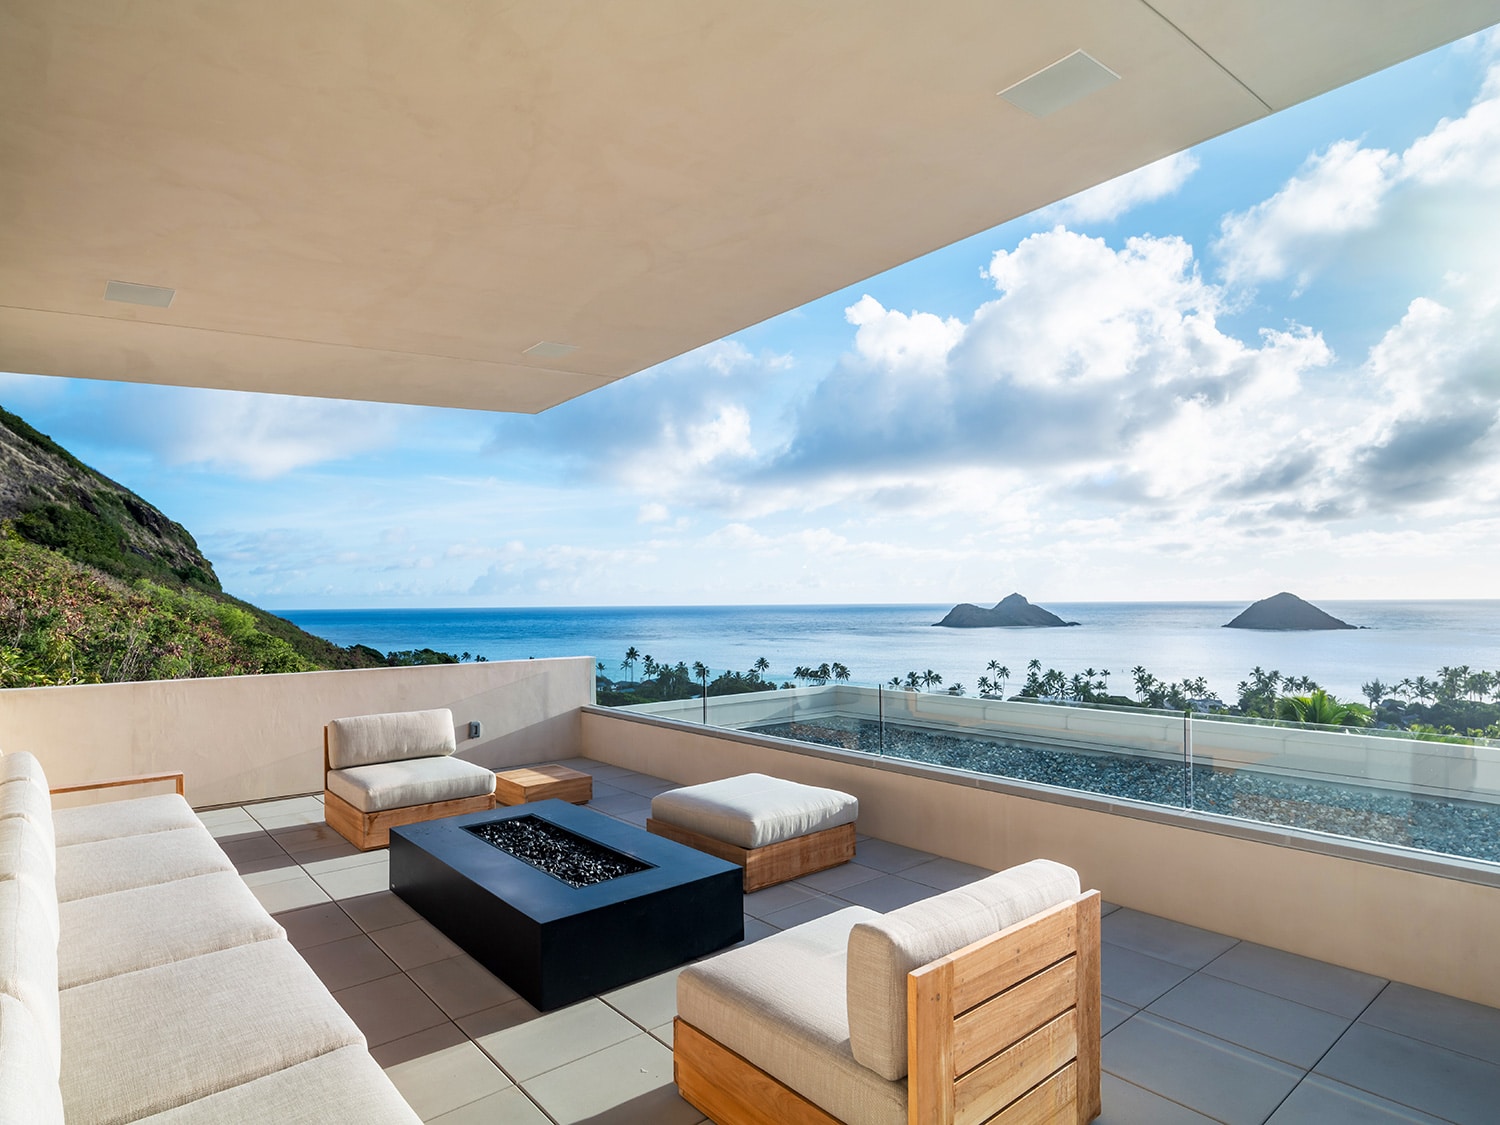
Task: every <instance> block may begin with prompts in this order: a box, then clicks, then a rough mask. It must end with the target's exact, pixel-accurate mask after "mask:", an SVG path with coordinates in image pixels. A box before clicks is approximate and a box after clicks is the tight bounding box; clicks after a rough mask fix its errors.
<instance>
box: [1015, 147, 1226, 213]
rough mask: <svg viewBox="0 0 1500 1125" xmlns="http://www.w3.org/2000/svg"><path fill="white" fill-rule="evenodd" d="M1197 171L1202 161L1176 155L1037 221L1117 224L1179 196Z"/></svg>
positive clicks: (1073, 199)
mask: <svg viewBox="0 0 1500 1125" xmlns="http://www.w3.org/2000/svg"><path fill="white" fill-rule="evenodd" d="M1197 170H1198V158H1197V157H1196V156H1194V155H1193V154H1192V153H1191V152H1186V151H1185V152H1177V153H1173V154H1172V155H1171V156H1167V157H1163V158H1162V159H1161V160H1158V161H1156V162H1155V163H1152V164H1147V165H1146V166H1145V167H1144V168H1137V169H1136V170H1135V171H1134V172H1127V173H1125V175H1123V176H1116V177H1115V178H1114V179H1113V180H1106V181H1105V182H1104V183H1102V184H1098V185H1096V186H1094V187H1091V188H1089V189H1088V190H1086V191H1081V192H1079V193H1078V194H1077V195H1075V196H1072V197H1070V198H1068V199H1064V200H1063V201H1062V202H1061V203H1054V204H1053V205H1052V206H1050V207H1044V208H1043V209H1042V210H1041V211H1039V212H1038V213H1037V217H1038V218H1039V219H1041V220H1042V221H1043V222H1047V223H1062V224H1065V225H1066V224H1075V225H1076V224H1084V223H1109V222H1113V221H1114V220H1116V219H1118V218H1119V217H1120V216H1121V215H1123V214H1125V213H1126V212H1127V211H1130V210H1132V209H1133V208H1136V207H1139V206H1140V205H1141V204H1143V203H1154V202H1156V201H1157V200H1158V199H1165V198H1166V197H1167V196H1169V195H1174V194H1176V192H1177V191H1178V190H1179V189H1180V188H1181V187H1182V185H1183V184H1185V183H1187V181H1188V178H1189V177H1190V176H1192V174H1193V173H1194V172H1196V171H1197Z"/></svg>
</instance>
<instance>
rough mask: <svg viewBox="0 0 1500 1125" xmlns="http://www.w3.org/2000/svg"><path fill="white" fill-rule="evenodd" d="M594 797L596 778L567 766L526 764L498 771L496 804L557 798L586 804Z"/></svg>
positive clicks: (527, 802)
mask: <svg viewBox="0 0 1500 1125" xmlns="http://www.w3.org/2000/svg"><path fill="white" fill-rule="evenodd" d="M593 796H594V779H593V778H592V777H590V776H589V775H588V774H586V773H580V772H579V771H578V770H570V769H569V768H568V767H567V766H523V767H521V768H520V769H514V770H497V771H496V773H495V803H496V804H497V805H525V804H529V803H530V802H532V801H546V800H551V799H556V800H559V801H571V802H572V803H573V804H575V805H586V804H588V803H589V801H590V800H592V799H593Z"/></svg>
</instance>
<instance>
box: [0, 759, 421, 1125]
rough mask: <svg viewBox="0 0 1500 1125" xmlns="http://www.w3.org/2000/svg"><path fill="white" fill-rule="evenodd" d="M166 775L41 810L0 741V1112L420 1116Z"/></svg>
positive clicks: (46, 1121)
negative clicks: (145, 789)
mask: <svg viewBox="0 0 1500 1125" xmlns="http://www.w3.org/2000/svg"><path fill="white" fill-rule="evenodd" d="M177 776H178V778H179V793H178V794H166V795H162V796H154V797H143V798H137V799H133V800H125V801H118V802H114V803H110V804H104V805H93V806H88V807H81V808H61V809H57V810H54V809H53V808H52V801H51V796H50V793H49V790H48V786H47V779H46V777H45V775H44V774H43V772H42V769H41V766H40V765H39V764H38V762H37V760H36V759H35V758H34V757H33V756H32V755H30V754H26V753H11V754H3V755H0V1122H4V1123H7V1125H9V1123H11V1122H16V1123H24V1125H53V1123H57V1122H63V1121H67V1122H68V1123H69V1125H79V1123H89V1125H95V1123H97V1125H105V1123H123V1122H134V1121H149V1122H153V1123H157V1125H206V1123H210V1122H213V1123H230V1122H233V1123H236V1125H238V1123H258V1122H265V1123H267V1125H270V1123H273V1122H274V1123H277V1125H285V1123H295V1122H308V1123H311V1122H329V1121H350V1122H360V1123H361V1125H366V1123H368V1125H387V1123H389V1125H398V1123H399V1125H412V1123H414V1122H417V1121H418V1118H417V1116H416V1114H414V1113H413V1112H412V1111H411V1109H410V1107H408V1106H407V1104H406V1103H405V1102H404V1101H403V1100H402V1098H401V1095H400V1094H399V1093H398V1092H397V1091H396V1088H395V1087H394V1086H392V1085H391V1083H390V1080H389V1079H387V1078H386V1076H385V1074H384V1073H383V1072H382V1071H381V1069H380V1067H379V1066H377V1065H376V1063H375V1061H374V1060H373V1059H372V1058H371V1057H370V1054H369V1052H368V1050H367V1049H366V1045H365V1039H364V1036H363V1035H362V1034H361V1033H360V1031H359V1028H357V1027H356V1026H355V1025H354V1023H353V1021H351V1020H350V1019H349V1017H348V1016H347V1015H345V1014H344V1011H343V1009H342V1008H340V1007H339V1005H338V1003H337V1002H336V1001H335V1000H334V999H333V997H332V996H331V995H330V994H329V992H328V990H327V989H326V988H325V987H324V986H323V984H322V982H321V981H319V980H318V978H317V976H316V975H314V973H313V971H312V970H311V969H310V968H309V967H308V965H307V963H306V962H305V961H303V960H302V958H301V957H300V956H299V955H298V954H297V952H296V950H294V949H293V948H292V946H291V945H290V943H288V942H287V940H286V932H285V931H284V930H283V929H282V928H281V926H280V925H279V924H277V922H276V921H275V920H274V919H273V918H272V917H271V916H270V915H269V914H267V913H266V911H265V910H264V909H263V908H262V907H261V905H260V903H259V902H258V901H257V900H256V898H255V896H254V895H253V894H251V892H250V889H249V888H248V887H247V886H246V885H245V883H244V882H243V881H242V880H241V879H240V877H239V875H238V874H236V873H235V870H234V867H233V865H232V864H231V863H230V861H229V859H228V857H227V856H226V855H225V854H224V852H223V850H222V849H221V848H220V847H219V846H218V844H217V843H216V842H215V841H214V839H213V837H212V836H211V835H210V834H209V832H208V830H207V829H205V828H204V827H203V825H202V823H201V822H200V821H199V820H198V818H197V816H195V815H194V813H193V811H192V809H191V808H189V807H188V804H187V802H186V801H185V800H183V798H182V797H181V795H180V775H177ZM76 788H87V787H76Z"/></svg>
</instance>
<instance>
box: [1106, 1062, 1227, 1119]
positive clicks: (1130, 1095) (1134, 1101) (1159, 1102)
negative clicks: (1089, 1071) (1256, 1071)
mask: <svg viewBox="0 0 1500 1125" xmlns="http://www.w3.org/2000/svg"><path fill="white" fill-rule="evenodd" d="M1099 1092H1100V1094H1101V1095H1102V1097H1101V1100H1102V1101H1103V1103H1104V1111H1103V1112H1102V1113H1100V1114H1099V1116H1098V1117H1096V1118H1094V1125H1214V1122H1213V1118H1211V1117H1204V1116H1203V1115H1202V1114H1201V1113H1194V1112H1193V1111H1192V1110H1190V1109H1188V1108H1187V1106H1183V1105H1178V1104H1177V1103H1176V1102H1169V1101H1167V1099H1166V1098H1164V1097H1162V1096H1161V1095H1160V1094H1153V1093H1152V1092H1151V1091H1150V1090H1143V1089H1141V1088H1140V1087H1139V1086H1137V1085H1135V1084H1133V1083H1130V1082H1126V1081H1125V1080H1124V1079H1123V1078H1116V1077H1115V1076H1114V1075H1113V1074H1105V1075H1103V1076H1101V1078H1100V1080H1099Z"/></svg>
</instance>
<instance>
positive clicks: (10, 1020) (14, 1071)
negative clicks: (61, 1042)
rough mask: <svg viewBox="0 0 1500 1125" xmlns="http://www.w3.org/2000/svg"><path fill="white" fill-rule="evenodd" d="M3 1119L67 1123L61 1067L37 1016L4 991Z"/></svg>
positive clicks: (0, 1022) (0, 1040) (29, 1124)
mask: <svg viewBox="0 0 1500 1125" xmlns="http://www.w3.org/2000/svg"><path fill="white" fill-rule="evenodd" d="M0 1121H4V1122H7V1125H9V1123H10V1122H15V1123H16V1125H22V1123H25V1125H63V1109H62V1091H61V1089H60V1087H59V1086H58V1082H57V1069H56V1068H55V1067H54V1066H53V1063H52V1059H51V1057H50V1056H49V1055H48V1052H47V1047H46V1039H45V1036H44V1034H43V1032H42V1029H41V1027H40V1026H39V1025H38V1024H37V1021H36V1018H35V1017H34V1016H33V1015H32V1014H31V1011H30V1010H29V1009H28V1008H27V1007H26V1005H25V1004H23V1003H21V1002H20V1001H19V1000H17V999H16V998H15V997H14V996H8V995H6V994H5V993H3V992H0Z"/></svg>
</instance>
